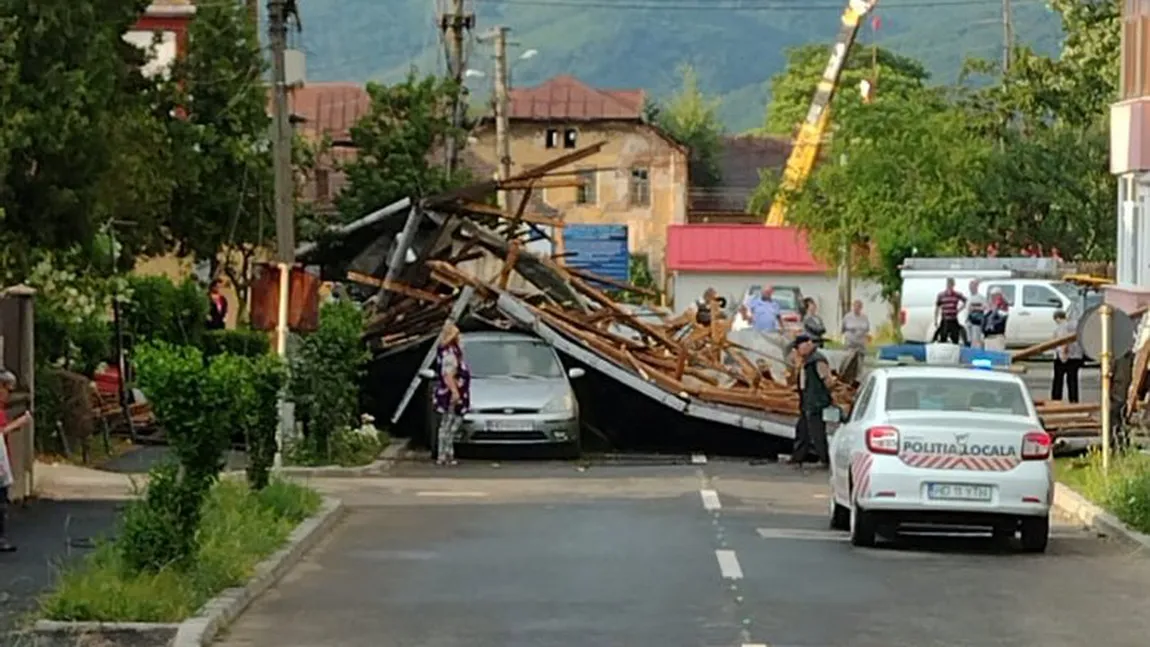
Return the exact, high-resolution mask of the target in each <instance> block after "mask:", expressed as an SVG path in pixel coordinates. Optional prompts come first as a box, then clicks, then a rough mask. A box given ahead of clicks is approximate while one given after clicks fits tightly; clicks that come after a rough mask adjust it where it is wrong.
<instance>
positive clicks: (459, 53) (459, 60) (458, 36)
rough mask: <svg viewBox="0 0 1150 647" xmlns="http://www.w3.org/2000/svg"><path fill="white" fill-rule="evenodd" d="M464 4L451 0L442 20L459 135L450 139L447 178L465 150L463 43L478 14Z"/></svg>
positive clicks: (453, 117) (453, 121)
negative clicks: (462, 135) (461, 135)
mask: <svg viewBox="0 0 1150 647" xmlns="http://www.w3.org/2000/svg"><path fill="white" fill-rule="evenodd" d="M464 5H465V0H451V12H450V13H445V14H443V15H442V16H440V18H439V28H440V30H442V32H443V35H444V38H445V39H446V41H447V46H448V51H449V53H450V56H449V57H448V61H447V65H448V68H447V69H448V75H449V76H450V77H451V78H452V79H453V80H454V81H455V84H456V93H455V97H454V99H453V101H452V103H451V125H452V126H454V127H455V131H456V132H455V133H453V134H452V136H451V137H449V138H448V139H447V159H446V166H447V175H448V177H450V176H451V174H452V173H454V171H455V168H456V166H458V164H459V151H460V149H461V148H463V146H462V142H460V141H459V135H458V131H459V129H460V128H461V127H462V125H463V114H464V110H465V109H466V106H465V105H464V104H463V76H464V73H465V72H466V71H467V60H466V56H465V55H464V50H463V41H464V36H465V34H466V32H467V30H469V29H473V28H474V27H475V14H473V13H472V14H469V13H466V11H465V6H464Z"/></svg>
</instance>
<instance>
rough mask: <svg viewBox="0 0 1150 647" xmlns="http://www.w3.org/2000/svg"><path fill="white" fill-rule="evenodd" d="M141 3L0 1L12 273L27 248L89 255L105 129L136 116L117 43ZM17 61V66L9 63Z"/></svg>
mask: <svg viewBox="0 0 1150 647" xmlns="http://www.w3.org/2000/svg"><path fill="white" fill-rule="evenodd" d="M146 5H147V2H146V1H145V0H95V1H93V2H82V3H76V2H69V1H66V0H0V23H2V24H3V26H4V27H5V29H4V38H3V41H4V45H3V47H0V60H3V61H4V63H0V74H2V75H3V76H4V77H6V78H4V79H3V80H4V81H5V82H4V84H3V85H4V86H5V89H4V90H3V91H2V92H3V95H2V98H0V111H2V112H0V117H2V118H3V121H4V122H5V124H4V126H3V127H2V129H0V132H2V133H3V134H2V135H0V140H2V141H0V145H6V146H5V149H6V150H5V152H4V154H3V155H2V156H0V170H2V171H3V177H2V178H0V209H2V210H3V211H4V213H5V223H4V227H3V228H4V243H5V245H4V254H3V256H4V263H5V265H6V267H7V269H8V273H9V274H10V275H22V274H23V273H25V272H26V271H27V269H28V267H30V266H31V264H32V263H33V262H34V260H35V255H36V250H37V249H45V248H51V249H58V250H64V249H69V248H71V247H74V246H80V247H82V248H88V247H90V244H91V242H92V241H93V240H95V234H96V231H97V230H98V228H99V226H100V222H99V221H98V216H99V215H100V214H101V212H102V211H103V212H105V213H106V212H107V211H110V209H109V208H107V204H108V203H107V202H106V201H105V202H104V204H103V207H104V208H103V209H101V198H102V197H104V198H105V200H106V196H107V192H106V187H107V184H106V181H107V179H108V178H109V172H110V171H113V170H114V169H115V167H116V163H115V160H116V154H117V151H116V149H115V147H114V146H115V141H116V137H114V136H112V137H110V136H109V129H113V127H114V126H115V125H116V124H117V122H118V121H119V120H123V119H124V118H125V115H128V116H129V117H131V116H134V115H135V114H136V112H135V109H136V108H137V107H138V106H139V103H138V99H137V98H135V97H134V96H133V94H132V92H133V90H135V89H138V87H139V86H140V84H141V79H142V75H141V73H140V71H139V65H138V64H139V62H140V61H141V58H140V56H141V53H140V50H139V49H137V48H134V47H132V46H130V45H127V44H126V43H124V42H123V40H122V36H123V34H124V33H125V32H126V31H127V30H128V28H129V27H130V26H131V25H132V24H133V23H135V21H136V19H137V18H138V17H139V15H140V13H141V12H142V11H143V9H144V7H145V6H146ZM14 62H18V63H19V65H18V66H14V65H13V64H12V63H14Z"/></svg>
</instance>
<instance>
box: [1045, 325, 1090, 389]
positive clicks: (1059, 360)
mask: <svg viewBox="0 0 1150 647" xmlns="http://www.w3.org/2000/svg"><path fill="white" fill-rule="evenodd" d="M1054 325H1055V326H1056V327H1055V329H1054V337H1055V338H1058V337H1066V336H1068V335H1073V334H1075V333H1077V332H1078V326H1077V325H1075V322H1072V321H1070V320H1069V319H1067V317H1066V313H1065V312H1063V311H1061V310H1057V311H1055V312H1054ZM1082 361H1083V360H1082V345H1081V344H1080V343H1079V342H1078V340H1077V339H1076V340H1074V341H1072V342H1070V343H1068V344H1063V345H1061V346H1059V347H1058V348H1056V349H1054V383H1053V384H1051V385H1050V399H1051V400H1062V385H1063V384H1064V383H1065V385H1066V395H1067V398H1068V400H1069V401H1070V403H1071V404H1075V403H1077V402H1078V370H1079V369H1080V368H1082Z"/></svg>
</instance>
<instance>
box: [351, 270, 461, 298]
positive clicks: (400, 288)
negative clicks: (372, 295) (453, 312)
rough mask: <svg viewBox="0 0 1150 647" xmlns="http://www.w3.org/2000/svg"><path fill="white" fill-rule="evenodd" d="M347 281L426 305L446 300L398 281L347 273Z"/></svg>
mask: <svg viewBox="0 0 1150 647" xmlns="http://www.w3.org/2000/svg"><path fill="white" fill-rule="evenodd" d="M347 279H348V280H349V281H354V282H356V283H360V284H362V285H370V286H372V287H376V288H383V289H384V290H388V291H390V292H395V293H396V294H401V295H403V296H405V297H411V298H412V299H419V300H420V301H427V302H428V303H439V302H440V301H442V300H443V299H445V298H446V295H442V294H435V293H432V292H427V291H426V290H420V289H419V288H414V287H411V286H410V285H407V284H405V283H400V282H399V281H388V280H387V279H378V278H376V277H374V276H368V275H367V274H361V273H359V272H348V273H347Z"/></svg>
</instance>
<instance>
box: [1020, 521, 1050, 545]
mask: <svg viewBox="0 0 1150 647" xmlns="http://www.w3.org/2000/svg"><path fill="white" fill-rule="evenodd" d="M1021 526H1022V532H1021V535H1022V551H1023V552H1026V553H1045V552H1046V544H1047V543H1048V542H1049V541H1050V517H1027V518H1025V519H1023V520H1022V524H1021Z"/></svg>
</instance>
